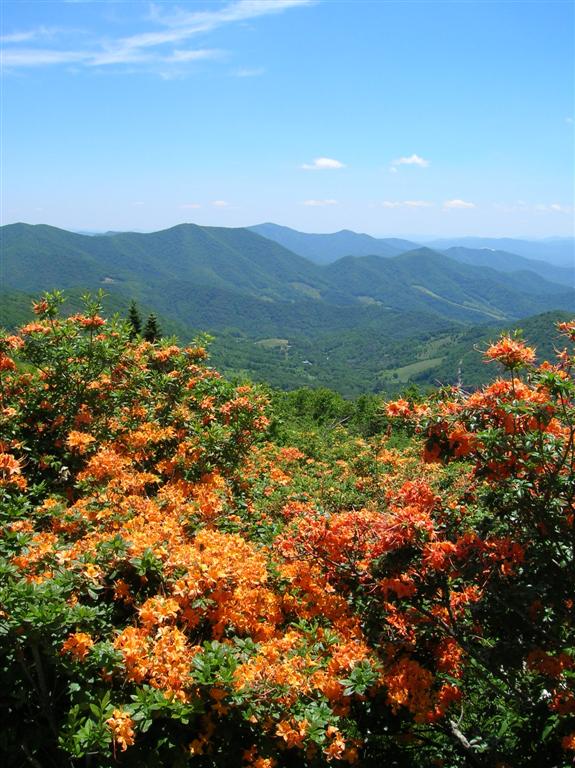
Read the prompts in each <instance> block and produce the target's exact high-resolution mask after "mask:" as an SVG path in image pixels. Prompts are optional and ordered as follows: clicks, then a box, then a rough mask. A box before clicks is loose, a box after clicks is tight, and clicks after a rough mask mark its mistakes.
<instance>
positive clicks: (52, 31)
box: [0, 27, 64, 45]
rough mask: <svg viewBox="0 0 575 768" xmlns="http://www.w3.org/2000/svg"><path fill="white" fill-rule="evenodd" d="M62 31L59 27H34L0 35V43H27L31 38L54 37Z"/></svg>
mask: <svg viewBox="0 0 575 768" xmlns="http://www.w3.org/2000/svg"><path fill="white" fill-rule="evenodd" d="M63 31H64V30H62V29H60V28H59V27H36V28H35V29H27V30H26V31H23V32H11V33H10V34H7V35H0V45H13V44H15V43H29V42H30V41H31V40H37V39H38V38H41V37H55V36H56V35H58V34H60V33H61V32H63Z"/></svg>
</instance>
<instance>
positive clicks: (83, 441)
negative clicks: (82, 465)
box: [66, 430, 96, 453]
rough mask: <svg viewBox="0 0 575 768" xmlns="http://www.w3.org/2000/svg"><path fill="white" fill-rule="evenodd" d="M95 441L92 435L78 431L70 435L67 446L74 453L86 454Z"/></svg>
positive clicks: (73, 431)
mask: <svg viewBox="0 0 575 768" xmlns="http://www.w3.org/2000/svg"><path fill="white" fill-rule="evenodd" d="M95 439H96V438H94V437H92V435H89V434H87V433H86V432H78V431H76V430H72V431H71V432H69V433H68V437H67V439H66V445H67V446H68V448H70V450H72V451H77V452H78V453H85V452H86V449H87V448H88V446H89V445H91V444H92V443H93V442H94V441H95Z"/></svg>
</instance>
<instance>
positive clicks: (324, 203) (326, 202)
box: [303, 200, 337, 208]
mask: <svg viewBox="0 0 575 768" xmlns="http://www.w3.org/2000/svg"><path fill="white" fill-rule="evenodd" d="M303 205H308V206H310V207H311V208H323V207H325V206H327V205H337V200H304V202H303Z"/></svg>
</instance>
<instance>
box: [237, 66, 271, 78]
mask: <svg viewBox="0 0 575 768" xmlns="http://www.w3.org/2000/svg"><path fill="white" fill-rule="evenodd" d="M264 72H265V69H264V68H263V67H252V68H250V67H240V69H236V70H234V72H232V74H233V75H234V77H259V76H260V75H263V74H264Z"/></svg>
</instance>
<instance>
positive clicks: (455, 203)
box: [443, 200, 477, 211]
mask: <svg viewBox="0 0 575 768" xmlns="http://www.w3.org/2000/svg"><path fill="white" fill-rule="evenodd" d="M443 207H444V208H445V210H448V211H451V210H458V209H459V210H464V209H468V208H476V207H477V206H476V205H475V203H469V202H467V200H446V201H445V202H444V203H443Z"/></svg>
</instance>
